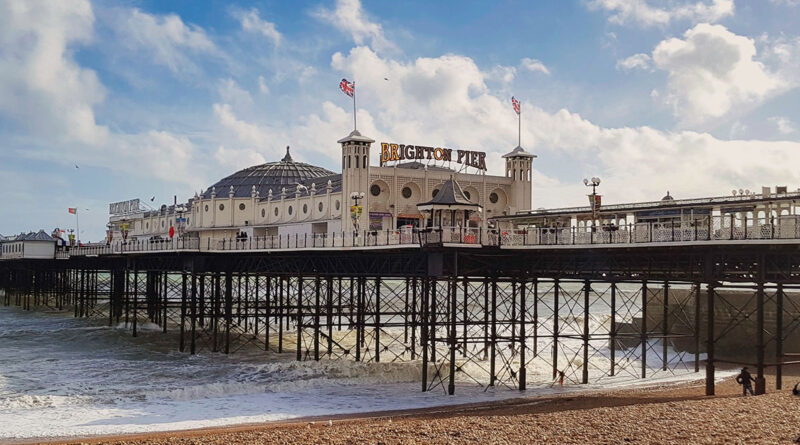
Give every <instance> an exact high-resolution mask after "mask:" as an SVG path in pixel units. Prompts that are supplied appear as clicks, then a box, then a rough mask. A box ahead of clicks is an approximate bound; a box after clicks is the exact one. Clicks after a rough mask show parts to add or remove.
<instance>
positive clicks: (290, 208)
mask: <svg viewBox="0 0 800 445" xmlns="http://www.w3.org/2000/svg"><path fill="white" fill-rule="evenodd" d="M291 214H292V206H289V215H291Z"/></svg>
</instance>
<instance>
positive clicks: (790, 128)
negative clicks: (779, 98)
mask: <svg viewBox="0 0 800 445" xmlns="http://www.w3.org/2000/svg"><path fill="white" fill-rule="evenodd" d="M769 120H770V122H772V123H774V124H775V126H776V127H778V132H780V134H790V133H794V132H795V130H796V129H795V127H794V122H792V121H791V120H789V119H788V118H786V117H784V116H772V117H771V118H769Z"/></svg>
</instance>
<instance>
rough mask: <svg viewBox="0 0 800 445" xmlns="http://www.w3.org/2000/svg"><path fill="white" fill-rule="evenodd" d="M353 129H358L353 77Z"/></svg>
mask: <svg viewBox="0 0 800 445" xmlns="http://www.w3.org/2000/svg"><path fill="white" fill-rule="evenodd" d="M353 131H358V125H357V122H356V81H355V79H353Z"/></svg>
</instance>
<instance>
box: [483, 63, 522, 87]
mask: <svg viewBox="0 0 800 445" xmlns="http://www.w3.org/2000/svg"><path fill="white" fill-rule="evenodd" d="M486 75H487V76H488V77H489V79H491V80H498V81H500V82H502V83H511V82H512V81H514V78H515V77H516V76H517V69H516V68H514V67H513V66H504V65H495V66H494V67H493V68H492V69H491V70H489V71H488V72H487V73H486Z"/></svg>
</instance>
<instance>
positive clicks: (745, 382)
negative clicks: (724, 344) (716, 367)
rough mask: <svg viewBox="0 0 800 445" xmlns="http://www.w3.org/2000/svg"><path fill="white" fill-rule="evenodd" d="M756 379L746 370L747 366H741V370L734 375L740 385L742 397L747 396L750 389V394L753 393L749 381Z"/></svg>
mask: <svg viewBox="0 0 800 445" xmlns="http://www.w3.org/2000/svg"><path fill="white" fill-rule="evenodd" d="M755 381H756V379H754V378H753V376H752V375H750V371H748V370H747V366H745V367H744V368H742V372H740V373H739V375H737V376H736V383H738V384H740V385H742V397H747V391H750V395H751V396H754V395H755V394H753V385H752V383H751V382H755Z"/></svg>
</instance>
